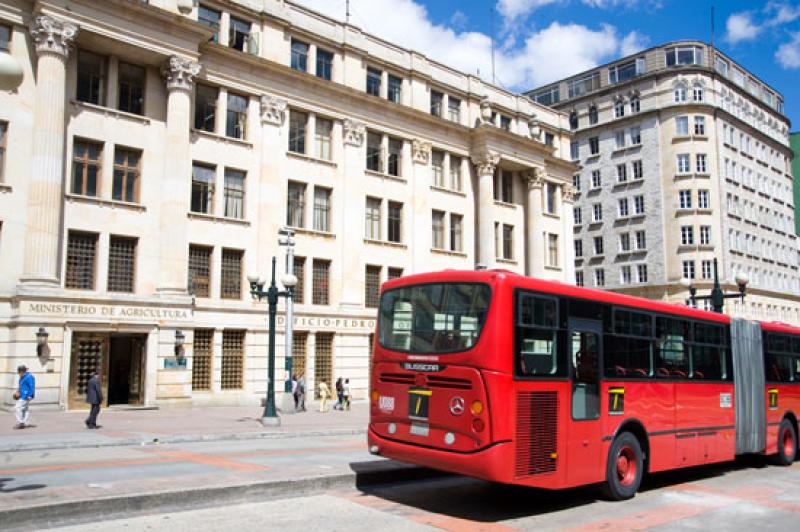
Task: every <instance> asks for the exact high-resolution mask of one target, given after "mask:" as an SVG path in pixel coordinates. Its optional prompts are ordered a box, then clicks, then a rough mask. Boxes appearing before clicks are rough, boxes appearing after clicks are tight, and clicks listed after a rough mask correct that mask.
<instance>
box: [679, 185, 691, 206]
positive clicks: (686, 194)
mask: <svg viewBox="0 0 800 532" xmlns="http://www.w3.org/2000/svg"><path fill="white" fill-rule="evenodd" d="M678 208H679V209H691V208H692V191H691V190H680V191H678Z"/></svg>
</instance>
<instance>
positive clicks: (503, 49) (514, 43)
mask: <svg viewBox="0 0 800 532" xmlns="http://www.w3.org/2000/svg"><path fill="white" fill-rule="evenodd" d="M296 1H297V2H298V3H300V4H303V5H306V6H308V7H310V8H312V9H314V10H316V11H319V12H321V13H324V14H326V15H328V16H331V17H333V18H337V19H340V20H341V19H342V18H344V17H343V14H344V13H343V10H342V9H341V2H331V1H330V0H296ZM543 1H545V2H546V1H548V0H500V1H499V2H498V9H499V8H500V7H499V6H500V3H503V2H505V3H506V4H507V6H506V8H507V9H512V10H513V9H521V8H522V7H524V5H528V4H531V3H537V2H538V3H542V2H543ZM555 1H558V0H555ZM523 4H524V5H523ZM511 12H513V11H511ZM351 14H352V17H351V22H352V23H353V24H356V25H358V26H360V27H361V28H362V29H363V30H364V31H366V32H369V33H372V34H374V35H377V36H379V37H382V38H384V39H386V40H388V41H390V42H393V43H396V44H399V45H401V46H403V47H405V48H410V49H413V50H417V51H419V52H421V53H424V54H426V55H427V56H429V57H431V58H432V59H434V60H436V61H439V62H441V63H444V64H446V65H449V66H452V67H453V68H456V69H458V70H461V71H462V72H466V73H470V74H475V73H477V72H478V71H480V74H481V77H482V78H483V79H486V80H491V65H492V54H491V39H490V38H489V36H488V35H485V34H483V33H479V32H469V31H462V32H459V31H455V30H454V29H453V28H452V27H449V26H446V25H439V24H434V23H433V22H432V21H431V20H430V18H429V16H428V12H427V10H426V9H425V7H424V6H422V5H420V4H418V3H417V2H416V1H414V0H351ZM645 42H646V39H645V38H644V37H643V36H642V35H640V34H639V33H636V32H632V33H630V34H628V35H625V36H619V35H618V33H617V30H616V28H615V27H613V26H611V25H607V24H606V25H602V26H600V27H599V28H597V29H591V28H588V27H586V26H582V25H579V24H561V23H559V22H553V23H552V24H550V25H549V26H548V27H546V28H543V29H541V30H539V31H534V32H530V31H528V32H526V33H524V34H522V35H520V36H519V37H518V38H511V37H508V38H506V39H505V40H504V41H503V42H501V43H499V44H497V45H496V52H495V67H496V74H497V76H496V80H497V82H498V83H499V84H502V85H503V86H505V87H507V88H509V89H511V90H518V91H523V90H528V89H531V88H534V87H536V86H539V85H542V84H545V83H549V82H551V81H554V80H557V79H560V78H563V77H566V76H569V75H572V74H575V73H576V72H580V71H582V70H586V69H589V68H592V67H594V66H596V65H597V64H599V63H601V62H603V61H606V60H611V59H614V58H616V57H619V56H620V54H623V53H628V52H635V51H638V50H640V49H641V48H642V47H643V46H644V43H645Z"/></svg>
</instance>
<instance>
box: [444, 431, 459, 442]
mask: <svg viewBox="0 0 800 532" xmlns="http://www.w3.org/2000/svg"><path fill="white" fill-rule="evenodd" d="M455 441H456V435H455V434H453V433H452V432H448V433H447V434H445V435H444V442H445V443H446V444H447V445H453V442H455Z"/></svg>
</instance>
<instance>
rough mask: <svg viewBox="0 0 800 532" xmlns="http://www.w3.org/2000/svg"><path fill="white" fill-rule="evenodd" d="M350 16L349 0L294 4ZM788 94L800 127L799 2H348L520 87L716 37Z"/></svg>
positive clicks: (403, 36) (383, 32)
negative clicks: (659, 47) (673, 42)
mask: <svg viewBox="0 0 800 532" xmlns="http://www.w3.org/2000/svg"><path fill="white" fill-rule="evenodd" d="M294 1H295V2H296V3H299V4H304V5H307V6H309V7H311V8H313V9H316V10H318V11H321V12H323V13H325V14H327V15H330V16H333V17H335V18H338V19H344V16H345V4H346V0H294ZM712 5H713V6H715V17H714V19H715V27H716V39H715V41H716V44H717V46H718V47H719V48H720V49H721V50H722V51H723V52H725V53H726V54H728V55H729V56H731V57H732V58H733V59H734V60H736V61H737V62H739V63H740V64H742V65H743V66H744V67H745V68H746V69H748V70H750V71H751V72H753V73H754V74H756V76H758V77H759V78H761V79H762V80H763V81H765V82H766V83H768V84H769V85H771V86H772V87H773V88H775V89H776V90H778V91H779V92H780V93H781V94H783V96H784V100H785V103H786V113H787V115H788V116H789V119H790V120H791V121H792V130H793V131H797V130H800V88H798V85H800V1H799V0H754V1H745V0H716V1H713V2H712V1H711V0H694V1H692V0H461V1H455V0H350V10H351V23H353V24H356V25H358V26H361V27H362V28H363V29H364V30H366V31H368V32H370V33H374V34H376V35H379V36H381V37H384V38H386V39H388V40H390V41H392V42H395V43H397V44H400V45H401V46H405V47H407V48H412V49H415V50H418V51H420V52H423V53H425V54H426V55H429V56H431V57H433V58H434V59H437V60H439V61H442V62H443V63H446V64H448V65H451V66H454V67H456V68H458V69H459V70H463V71H467V72H470V73H478V72H480V75H481V77H482V78H484V79H488V80H491V71H492V68H491V39H490V35H492V34H494V35H495V43H496V44H495V48H496V52H495V74H496V81H497V82H498V84H500V85H502V86H504V87H506V88H508V89H510V90H515V91H522V90H526V89H530V88H533V87H535V86H539V85H542V84H544V83H548V82H550V81H553V80H555V79H559V78H562V77H565V76H568V75H571V74H573V73H576V72H580V71H581V70H585V69H588V68H591V67H593V66H595V65H598V64H601V63H604V62H607V61H611V60H614V59H615V58H618V57H620V56H622V55H625V54H628V53H635V52H636V51H638V50H640V49H642V48H645V47H648V46H653V45H657V44H661V43H664V42H668V41H671V40H677V39H699V40H703V41H709V40H710V39H711V7H712Z"/></svg>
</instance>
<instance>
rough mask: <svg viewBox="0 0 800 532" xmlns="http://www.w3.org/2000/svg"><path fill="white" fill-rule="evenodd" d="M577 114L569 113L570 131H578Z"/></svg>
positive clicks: (574, 112) (575, 112)
mask: <svg viewBox="0 0 800 532" xmlns="http://www.w3.org/2000/svg"><path fill="white" fill-rule="evenodd" d="M578 125H579V123H578V112H577V111H572V112H570V113H569V128H570V129H578Z"/></svg>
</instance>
